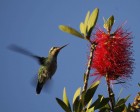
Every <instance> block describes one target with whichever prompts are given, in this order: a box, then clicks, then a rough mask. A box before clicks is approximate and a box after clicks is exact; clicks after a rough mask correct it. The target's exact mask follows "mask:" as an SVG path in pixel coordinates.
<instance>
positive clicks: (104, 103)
mask: <svg viewBox="0 0 140 112" xmlns="http://www.w3.org/2000/svg"><path fill="white" fill-rule="evenodd" d="M108 102H109V98H103V99H102V101H101V102H100V104H99V105H98V106H97V107H96V109H100V108H102V107H104V106H105V105H106V104H108Z"/></svg>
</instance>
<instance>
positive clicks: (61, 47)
mask: <svg viewBox="0 0 140 112" xmlns="http://www.w3.org/2000/svg"><path fill="white" fill-rule="evenodd" d="M67 45H68V44H66V45H63V46H62V47H60V48H59V50H61V49H63V48H64V47H66V46H67Z"/></svg>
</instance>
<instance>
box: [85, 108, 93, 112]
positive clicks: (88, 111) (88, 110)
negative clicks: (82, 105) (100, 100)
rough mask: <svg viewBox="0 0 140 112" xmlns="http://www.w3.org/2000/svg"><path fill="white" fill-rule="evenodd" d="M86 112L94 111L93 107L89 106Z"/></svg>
mask: <svg viewBox="0 0 140 112" xmlns="http://www.w3.org/2000/svg"><path fill="white" fill-rule="evenodd" d="M86 112H94V107H92V108H90V109H87V111H86Z"/></svg>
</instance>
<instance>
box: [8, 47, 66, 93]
mask: <svg viewBox="0 0 140 112" xmlns="http://www.w3.org/2000/svg"><path fill="white" fill-rule="evenodd" d="M67 45H68V44H66V45H63V46H61V47H52V48H51V49H50V50H49V53H48V57H40V56H37V55H34V54H33V53H31V52H30V51H28V50H25V49H24V48H22V47H19V46H17V45H11V46H9V49H10V50H12V51H16V52H19V53H22V54H24V55H27V56H30V57H32V58H34V59H36V60H38V62H39V64H40V68H39V70H38V79H37V86H36V93H37V94H40V92H41V90H42V88H43V85H44V84H45V83H46V81H47V80H49V79H51V78H52V76H53V75H54V74H55V72H56V69H57V56H58V53H59V52H60V50H61V49H63V48H64V47H66V46H67Z"/></svg>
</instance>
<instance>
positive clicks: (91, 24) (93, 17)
mask: <svg viewBox="0 0 140 112" xmlns="http://www.w3.org/2000/svg"><path fill="white" fill-rule="evenodd" d="M98 13H99V9H98V8H96V9H94V10H93V12H92V13H91V15H90V17H89V20H88V30H87V32H88V33H87V37H90V35H91V33H92V30H93V28H94V27H95V25H96V22H97V19H98Z"/></svg>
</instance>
